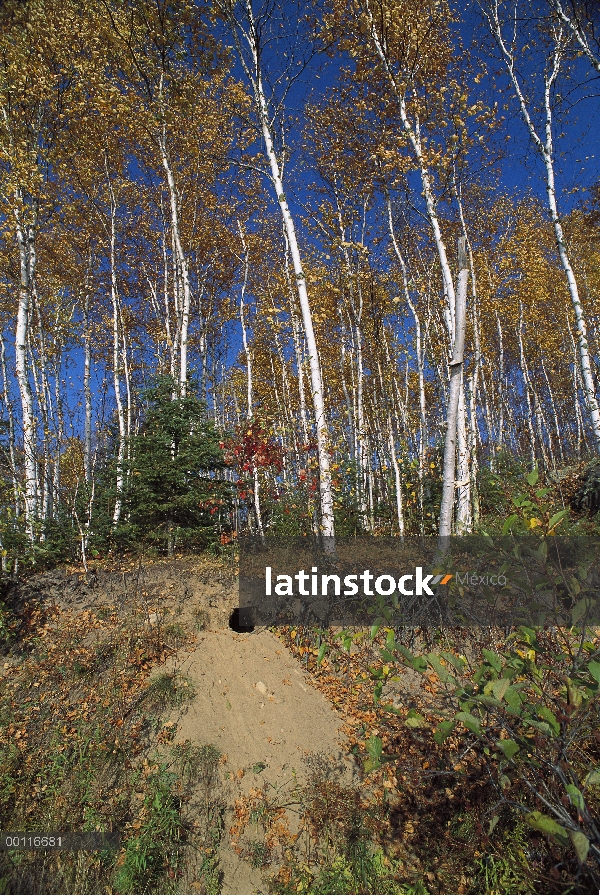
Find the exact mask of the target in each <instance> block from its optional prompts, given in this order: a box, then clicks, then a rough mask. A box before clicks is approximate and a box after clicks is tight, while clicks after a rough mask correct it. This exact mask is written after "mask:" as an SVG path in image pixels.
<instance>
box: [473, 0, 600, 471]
mask: <svg viewBox="0 0 600 895" xmlns="http://www.w3.org/2000/svg"><path fill="white" fill-rule="evenodd" d="M480 6H481V9H482V12H483V16H484V19H485V21H486V23H487V26H488V28H489V30H490V32H491V34H492V35H493V38H494V40H495V42H496V44H497V46H498V49H499V51H500V54H501V56H502V60H503V62H504V64H505V67H506V70H507V72H508V76H509V79H510V84H511V87H512V91H513V93H514V96H515V98H516V100H517V103H518V106H519V111H520V113H521V117H522V119H523V121H524V123H525V126H526V128H527V132H528V134H529V137H530V139H531V142H532V144H533V146H534V148H535V149H536V151H537V152H538V154H539V156H540V158H541V159H542V161H543V164H544V170H545V175H546V191H547V196H548V209H549V212H550V219H551V221H552V226H553V228H554V235H555V240H556V248H557V251H558V255H559V258H560V261H561V264H562V268H563V271H564V275H565V277H566V280H567V284H568V288H569V295H570V297H571V303H572V306H573V311H574V315H575V325H576V329H577V335H578V341H579V365H580V371H581V379H582V381H583V386H584V393H585V401H586V406H587V411H588V415H589V418H590V423H591V428H592V434H593V439H594V444H595V449H596V453H599V454H600V407H599V405H598V400H597V394H596V382H595V378H594V373H593V370H592V364H591V359H590V352H589V346H588V335H587V331H588V325H587V321H586V316H585V313H584V310H583V306H582V302H581V298H580V295H579V287H578V285H577V280H576V278H575V273H574V270H573V265H572V263H571V258H570V257H569V251H568V248H567V243H566V240H565V235H564V231H563V225H562V220H561V216H560V213H559V210H558V199H557V195H556V176H555V170H554V162H555V147H554V132H553V131H554V120H553V119H554V104H555V94H556V87H557V81H558V77H559V74H560V72H561V67H562V66H563V63H564V60H565V55H566V53H567V51H568V44H569V36H568V33H567V32H566V31H565V25H564V24H563V23H562V21H559V23H558V24H554V25H551V28H550V31H551V34H550V37H551V42H550V44H551V45H550V48H549V51H548V54H547V58H546V59H545V60H544V69H543V73H542V115H541V124H540V125H537V124H536V122H535V120H534V104H533V102H532V100H531V99H530V98H529V96H528V91H527V90H526V88H525V86H524V83H523V81H522V78H521V77H520V76H519V70H518V61H519V48H518V40H519V37H520V34H519V30H518V10H519V2H518V0H514V2H513V3H511V4H508V3H504V2H502V0H489V2H487V3H482V4H480ZM507 32H508V35H509V36H507ZM526 39H530V38H526Z"/></svg>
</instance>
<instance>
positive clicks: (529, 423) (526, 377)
mask: <svg viewBox="0 0 600 895" xmlns="http://www.w3.org/2000/svg"><path fill="white" fill-rule="evenodd" d="M518 333H519V353H520V358H521V373H522V375H523V382H524V383H525V397H526V399H527V429H528V431H529V442H530V447H531V463H532V466H535V464H536V455H535V433H534V431H533V423H532V417H533V412H532V408H531V395H530V385H529V371H528V369H527V362H526V360H525V349H524V348H523V305H522V304H521V303H519V330H518Z"/></svg>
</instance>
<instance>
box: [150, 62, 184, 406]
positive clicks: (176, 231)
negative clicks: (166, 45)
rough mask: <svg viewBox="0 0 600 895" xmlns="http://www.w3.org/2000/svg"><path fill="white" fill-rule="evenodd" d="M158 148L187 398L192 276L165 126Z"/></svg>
mask: <svg viewBox="0 0 600 895" xmlns="http://www.w3.org/2000/svg"><path fill="white" fill-rule="evenodd" d="M162 89H163V77H162V75H161V81H160V91H159V98H160V102H161V104H162ZM158 147H159V150H160V158H161V162H162V166H163V169H164V172H165V176H166V179H167V187H168V191H169V204H170V208H171V232H172V236H173V243H174V247H175V258H176V270H177V272H178V274H179V277H178V279H179V280H180V282H181V288H182V292H183V302H182V304H181V316H180V318H179V326H178V330H179V339H180V341H179V388H180V394H181V397H183V398H184V397H185V395H186V391H187V375H188V331H189V325H190V306H191V289H190V274H189V265H188V260H187V258H186V256H185V252H184V251H183V246H182V244H181V228H180V216H179V202H178V198H177V186H176V184H175V177H174V175H173V168H172V167H171V163H170V161H169V155H168V152H167V134H166V126H164V125H163V127H162V130H161V133H160V135H159V137H158Z"/></svg>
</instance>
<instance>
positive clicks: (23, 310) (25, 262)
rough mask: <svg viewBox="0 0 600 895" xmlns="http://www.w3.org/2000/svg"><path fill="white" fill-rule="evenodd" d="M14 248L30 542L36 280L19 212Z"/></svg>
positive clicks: (27, 229)
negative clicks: (31, 343)
mask: <svg viewBox="0 0 600 895" xmlns="http://www.w3.org/2000/svg"><path fill="white" fill-rule="evenodd" d="M15 199H16V204H17V208H18V206H19V205H21V204H22V200H21V195H20V191H19V190H17V191H16V195H15ZM15 218H16V235H17V245H18V248H19V259H20V274H21V280H20V288H19V305H18V310H17V326H16V330H15V367H16V373H17V382H18V385H19V393H20V396H21V413H22V420H23V453H24V464H23V465H24V472H25V525H26V529H27V537H28V539H29V541H30V542H31V543H33V541H34V538H35V523H36V522H37V518H38V469H37V422H36V418H35V414H34V407H33V394H32V392H31V384H30V382H29V365H28V360H27V346H28V342H29V325H30V317H31V293H32V286H33V280H34V277H35V262H36V253H35V225H34V224H29V225H26V224H25V223H22V222H21V216H20V214H19V211H18V210H16V211H15Z"/></svg>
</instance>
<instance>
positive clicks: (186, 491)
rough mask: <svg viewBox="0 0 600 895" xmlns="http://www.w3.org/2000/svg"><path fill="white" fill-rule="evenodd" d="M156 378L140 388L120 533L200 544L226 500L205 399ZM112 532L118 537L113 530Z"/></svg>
mask: <svg viewBox="0 0 600 895" xmlns="http://www.w3.org/2000/svg"><path fill="white" fill-rule="evenodd" d="M176 390H177V384H176V383H174V382H173V380H172V379H171V378H170V377H160V378H159V379H158V380H157V382H156V384H155V385H154V386H152V387H151V388H150V389H148V390H147V391H146V393H145V396H144V397H145V399H146V401H147V402H148V407H147V411H146V413H145V416H144V420H143V423H142V426H141V428H140V432H139V434H138V435H135V436H134V437H133V438H132V439H131V441H130V460H129V462H128V464H127V476H126V480H127V486H126V493H125V495H124V513H123V523H122V525H121V526H120V528H121V529H122V530H123V529H125V530H124V531H122V534H125V535H128V536H129V538H135V539H141V540H143V541H146V542H150V543H154V544H155V545H156V546H159V547H160V548H161V549H164V548H165V547H166V550H167V553H168V554H169V555H171V554H172V552H173V548H174V546H175V544H176V543H177V544H180V545H181V546H184V545H185V546H206V544H208V543H209V542H210V541H212V540H214V538H215V536H216V532H217V528H218V524H219V522H220V521H222V520H223V517H224V514H226V512H227V509H228V504H229V500H230V486H229V483H228V482H226V481H224V479H223V478H222V476H219V470H222V469H223V467H224V466H225V463H224V459H223V451H222V448H221V446H220V441H219V435H218V433H217V432H216V431H215V429H214V426H213V424H212V422H211V421H210V420H209V419H208V418H207V415H206V406H205V404H204V403H203V402H202V401H201V400H200V399H199V398H198V397H196V396H195V395H194V394H193V389H192V388H190V387H189V385H188V393H187V396H186V397H176V398H173V394H174V391H175V392H176ZM115 534H116V535H117V536H118V535H119V532H118V531H116V532H115Z"/></svg>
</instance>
